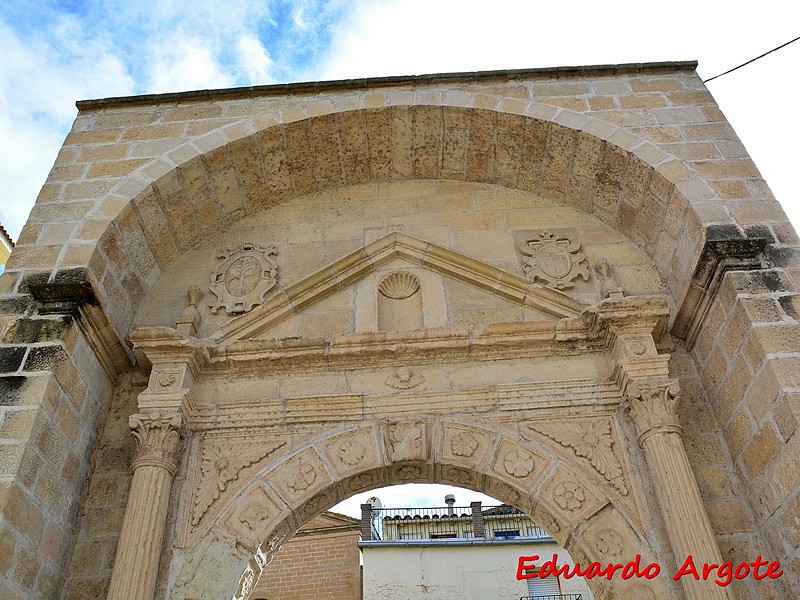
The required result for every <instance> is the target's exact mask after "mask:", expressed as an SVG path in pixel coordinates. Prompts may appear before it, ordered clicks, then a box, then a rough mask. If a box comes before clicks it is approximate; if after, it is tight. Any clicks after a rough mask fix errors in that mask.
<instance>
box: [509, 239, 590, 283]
mask: <svg viewBox="0 0 800 600" xmlns="http://www.w3.org/2000/svg"><path fill="white" fill-rule="evenodd" d="M580 248H581V245H580V243H579V242H575V241H573V240H571V239H570V238H568V237H565V236H563V235H559V234H555V233H551V232H549V231H538V232H531V234H530V235H527V236H525V239H524V241H522V242H521V243H519V244H517V249H518V250H519V252H520V254H521V257H520V258H521V261H522V271H523V272H524V273H525V275H526V276H527V277H528V279H530V280H531V281H532V282H534V283H535V282H541V283H544V285H546V286H547V287H551V288H555V289H557V290H562V289H567V288H571V287H573V286H574V285H575V280H576V279H577V278H578V277H581V278H582V279H583V280H584V281H588V280H589V275H590V272H589V264H588V263H587V262H586V255H585V254H583V253H582V252H579V250H580Z"/></svg>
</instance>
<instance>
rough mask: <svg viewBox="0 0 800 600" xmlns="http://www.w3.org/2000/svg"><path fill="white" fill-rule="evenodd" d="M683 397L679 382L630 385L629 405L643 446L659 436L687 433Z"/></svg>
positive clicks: (627, 392) (628, 389)
mask: <svg viewBox="0 0 800 600" xmlns="http://www.w3.org/2000/svg"><path fill="white" fill-rule="evenodd" d="M680 394H681V388H680V385H679V384H678V380H677V379H670V380H667V381H662V382H653V383H638V382H637V383H630V384H628V388H627V390H626V391H625V395H626V405H627V408H628V409H629V410H630V412H631V417H633V421H634V423H635V424H636V431H637V432H638V433H639V445H640V446H641V445H642V444H644V441H645V440H646V439H647V438H648V437H650V436H651V435H653V434H655V433H677V434H679V435H680V434H682V433H683V428H682V427H681V426H680V423H679V422H678V411H677V408H678V403H679V402H680Z"/></svg>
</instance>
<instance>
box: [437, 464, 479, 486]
mask: <svg viewBox="0 0 800 600" xmlns="http://www.w3.org/2000/svg"><path fill="white" fill-rule="evenodd" d="M443 475H444V476H445V478H446V479H448V480H450V481H455V482H456V483H461V484H467V483H472V475H471V474H470V472H469V471H465V470H464V469H458V468H456V467H446V468H445V469H444V473H443Z"/></svg>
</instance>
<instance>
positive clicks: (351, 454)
mask: <svg viewBox="0 0 800 600" xmlns="http://www.w3.org/2000/svg"><path fill="white" fill-rule="evenodd" d="M365 453H366V449H365V448H364V446H363V444H361V443H360V442H357V441H355V440H348V441H346V442H344V443H343V444H342V445H341V446H339V451H338V453H337V456H338V457H339V460H340V461H341V462H342V463H343V464H345V465H347V466H348V467H354V466H356V465H357V464H358V463H360V462H361V461H362V460H364V454H365Z"/></svg>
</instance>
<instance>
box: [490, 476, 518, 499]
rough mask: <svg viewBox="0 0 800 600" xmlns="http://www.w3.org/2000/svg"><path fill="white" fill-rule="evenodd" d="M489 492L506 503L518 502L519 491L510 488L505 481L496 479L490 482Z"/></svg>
mask: <svg viewBox="0 0 800 600" xmlns="http://www.w3.org/2000/svg"><path fill="white" fill-rule="evenodd" d="M490 492H491V493H490V495H492V496H495V497H496V498H498V499H500V500H502V501H503V502H505V503H506V504H514V503H516V502H519V492H517V490H515V489H514V488H512V487H511V486H510V485H508V484H507V483H502V482H500V481H498V482H495V483H493V484H491V486H490Z"/></svg>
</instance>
